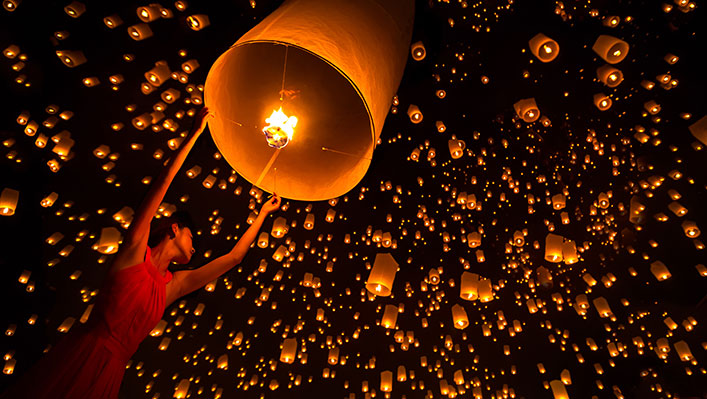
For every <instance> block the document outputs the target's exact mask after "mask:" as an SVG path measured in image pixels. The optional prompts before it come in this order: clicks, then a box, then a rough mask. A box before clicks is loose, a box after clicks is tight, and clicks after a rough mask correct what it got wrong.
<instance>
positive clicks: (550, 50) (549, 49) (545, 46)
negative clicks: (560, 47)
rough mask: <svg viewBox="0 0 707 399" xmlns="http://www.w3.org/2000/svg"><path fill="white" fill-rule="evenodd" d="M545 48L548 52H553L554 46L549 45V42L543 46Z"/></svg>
mask: <svg viewBox="0 0 707 399" xmlns="http://www.w3.org/2000/svg"><path fill="white" fill-rule="evenodd" d="M543 50H545V52H546V53H548V54H550V53H552V47H550V46H548V45H547V44H546V45H544V46H543Z"/></svg>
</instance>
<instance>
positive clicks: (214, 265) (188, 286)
mask: <svg viewBox="0 0 707 399" xmlns="http://www.w3.org/2000/svg"><path fill="white" fill-rule="evenodd" d="M279 207H280V197H279V196H277V194H275V195H273V198H272V199H271V200H269V201H267V202H266V203H265V204H263V207H262V209H261V210H260V213H259V214H258V217H257V218H256V219H255V221H254V222H253V224H252V225H251V226H250V227H249V228H248V230H246V232H245V234H243V237H241V238H240V239H239V240H238V242H237V243H236V245H235V246H234V247H233V249H231V251H230V252H229V253H227V254H226V255H223V256H221V257H219V258H216V259H214V260H212V261H211V262H209V263H207V264H205V265H204V266H201V267H199V268H198V269H194V270H182V271H178V272H175V273H174V274H173V277H172V279H173V281H174V283H176V284H177V293H178V294H177V298H178V297H180V296H182V295H186V294H189V293H190V292H193V291H195V290H197V289H199V288H201V287H203V286H205V285H206V284H207V283H208V282H209V281H213V280H215V279H217V278H219V277H220V276H221V275H222V274H224V273H226V272H227V271H229V270H231V268H233V267H234V266H236V265H237V264H239V263H241V261H242V260H243V258H244V257H245V255H246V253H248V249H250V246H251V244H253V241H255V239H256V237H257V236H258V232H259V231H260V228H261V227H262V226H263V222H264V221H265V218H266V217H267V216H268V214H270V213H272V212H273V211H275V210H276V209H278V208H279ZM175 299H176V298H175Z"/></svg>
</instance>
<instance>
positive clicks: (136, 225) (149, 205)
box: [120, 107, 213, 264]
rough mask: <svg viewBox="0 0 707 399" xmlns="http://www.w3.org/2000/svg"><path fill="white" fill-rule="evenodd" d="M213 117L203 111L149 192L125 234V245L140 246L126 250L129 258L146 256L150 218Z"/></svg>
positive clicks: (138, 260) (139, 260)
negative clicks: (208, 121)
mask: <svg viewBox="0 0 707 399" xmlns="http://www.w3.org/2000/svg"><path fill="white" fill-rule="evenodd" d="M211 116H213V114H212V113H210V112H209V110H208V108H206V107H204V108H202V109H201V110H200V111H199V113H198V114H197V115H196V117H195V118H194V126H193V127H192V129H191V131H190V132H189V134H188V135H187V137H186V138H185V140H184V141H183V142H182V145H181V146H180V147H179V149H178V150H177V152H176V154H175V155H174V157H172V159H171V160H170V161H169V162H168V163H167V166H166V167H165V168H164V169H163V170H162V172H161V173H160V175H159V177H158V178H157V179H156V180H155V182H154V183H153V184H152V186H151V187H150V190H149V191H148V192H147V196H146V197H145V199H143V201H142V203H141V204H140V207H139V208H138V210H137V212H136V213H135V217H134V218H133V221H132V223H131V224H130V227H129V228H128V232H127V233H126V236H125V246H126V247H128V248H134V249H137V251H123V253H126V254H127V255H128V256H129V257H131V255H132V254H133V253H135V255H134V256H137V257H142V256H143V255H144V253H145V252H144V248H145V247H146V246H147V239H148V236H149V233H150V221H152V217H153V216H154V215H155V212H157V208H158V207H159V206H160V203H162V200H163V199H164V195H165V193H166V192H167V189H168V188H169V185H170V184H171V183H172V180H173V179H174V176H175V175H176V174H177V172H178V171H179V168H181V167H182V164H183V163H184V160H185V159H186V157H187V155H188V154H189V151H191V149H192V147H193V146H194V143H195V142H196V140H197V139H198V138H199V136H200V135H201V133H202V132H203V131H204V128H205V127H206V121H207V120H208V119H209V117H211ZM125 261H126V262H127V263H128V264H133V263H135V261H137V262H141V261H142V259H141V258H140V259H137V260H135V259H125ZM120 263H124V262H120Z"/></svg>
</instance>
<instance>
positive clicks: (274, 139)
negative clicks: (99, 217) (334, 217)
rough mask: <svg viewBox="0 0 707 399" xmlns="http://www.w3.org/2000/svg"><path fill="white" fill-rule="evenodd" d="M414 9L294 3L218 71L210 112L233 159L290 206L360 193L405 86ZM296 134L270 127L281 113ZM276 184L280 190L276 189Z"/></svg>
mask: <svg viewBox="0 0 707 399" xmlns="http://www.w3.org/2000/svg"><path fill="white" fill-rule="evenodd" d="M413 8H414V4H413V2H412V1H410V0H395V1H382V0H362V1H357V2H349V1H346V0H331V1H327V2H322V1H319V0H291V1H287V2H285V3H283V5H281V6H280V7H279V8H278V9H277V10H275V11H274V12H273V13H272V14H271V15H269V16H268V17H267V18H266V19H265V20H263V21H262V22H261V23H260V24H258V25H257V26H256V27H254V28H253V29H251V30H250V31H249V32H247V33H246V34H245V35H244V36H243V37H241V38H240V39H239V40H238V41H237V42H236V43H235V44H234V45H233V46H232V47H231V48H230V49H228V50H227V51H226V52H224V53H223V54H222V55H221V56H220V57H219V58H218V59H217V60H216V62H215V63H214V64H213V66H212V67H211V70H210V71H209V74H208V76H207V79H206V84H205V87H204V102H205V104H206V105H207V106H208V107H209V108H210V109H211V110H212V111H213V112H214V116H215V117H214V118H213V119H211V120H210V121H209V129H210V131H211V134H212V136H213V138H214V143H215V144H216V146H217V147H218V149H219V151H220V153H221V154H223V157H224V159H225V160H226V161H227V162H228V163H229V164H230V165H231V166H232V167H233V169H234V170H236V171H237V172H238V173H239V174H240V175H242V176H243V177H244V178H245V179H246V180H248V181H249V182H251V183H253V184H254V185H255V186H258V187H260V188H261V189H263V190H265V191H275V190H276V191H277V192H278V194H279V195H280V196H281V197H283V198H291V199H297V200H325V199H330V198H335V197H338V196H340V195H343V194H345V193H346V192H348V191H349V190H351V189H352V188H353V187H355V186H356V184H358V182H359V181H360V180H361V178H362V177H363V175H364V174H365V173H366V170H367V169H368V166H369V165H370V162H371V158H372V156H373V149H374V148H375V144H376V140H377V138H378V137H379V135H380V132H381V129H382V125H383V122H384V120H385V118H386V116H387V114H388V111H389V108H390V98H391V97H392V96H393V94H394V93H395V90H396V88H397V85H398V84H399V82H400V78H401V77H402V71H403V69H404V65H405V61H406V55H407V47H408V45H409V43H410V36H411V32H412V29H411V28H412V20H413V19H412V16H413ZM280 107H282V108H281V112H282V113H283V114H284V116H285V117H286V118H287V119H285V118H284V117H282V116H280V117H279V118H280V119H279V120H280V122H281V123H284V121H285V120H287V121H288V123H289V124H290V125H293V126H292V127H295V124H294V123H293V122H294V120H293V119H292V117H293V116H294V117H295V118H297V122H296V127H295V130H294V133H293V134H290V135H287V134H285V135H283V133H284V132H283V130H284V128H283V125H282V124H279V125H275V126H277V127H273V124H272V123H270V122H265V120H266V119H271V116H273V115H272V113H273V111H276V110H278V109H279V108H280ZM276 184H277V185H276Z"/></svg>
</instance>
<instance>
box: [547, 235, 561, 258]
mask: <svg viewBox="0 0 707 399" xmlns="http://www.w3.org/2000/svg"><path fill="white" fill-rule="evenodd" d="M563 243H564V238H563V237H562V236H559V235H556V234H552V233H548V235H547V236H546V237H545V260H546V261H548V262H553V263H559V262H561V261H562V244H563Z"/></svg>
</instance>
